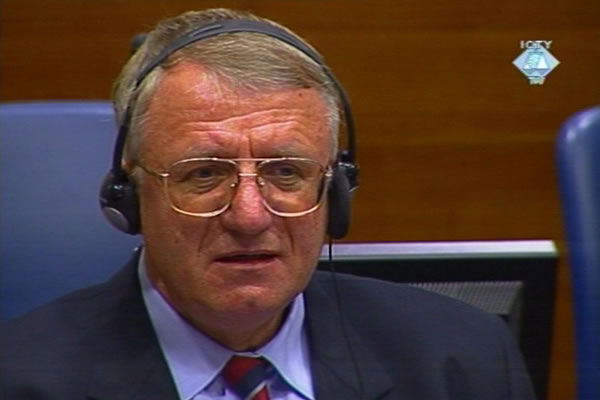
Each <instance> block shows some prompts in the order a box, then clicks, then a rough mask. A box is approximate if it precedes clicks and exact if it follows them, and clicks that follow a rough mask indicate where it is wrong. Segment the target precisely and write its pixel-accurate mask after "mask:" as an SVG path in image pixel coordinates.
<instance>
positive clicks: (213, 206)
mask: <svg viewBox="0 0 600 400" xmlns="http://www.w3.org/2000/svg"><path fill="white" fill-rule="evenodd" d="M247 163H254V165H255V167H254V169H255V171H256V172H241V168H240V166H241V164H247ZM136 164H137V165H138V166H139V167H140V168H141V169H143V170H144V171H145V172H146V173H148V174H149V175H152V176H154V177H157V178H159V179H160V180H161V181H162V184H163V188H164V191H165V194H166V197H167V199H168V200H169V203H170V205H171V208H173V209H174V210H175V211H177V212H179V213H181V214H185V215H191V216H196V217H214V216H217V215H219V214H221V213H223V212H224V211H225V210H227V208H229V206H230V205H231V202H232V200H233V197H234V195H235V190H236V188H237V187H238V186H239V184H240V179H241V178H242V177H255V178H256V184H257V185H258V188H259V190H260V193H261V195H262V198H263V204H264V206H265V207H266V208H267V209H268V210H269V211H270V212H272V213H273V214H275V215H278V216H281V217H299V216H302V215H306V214H309V213H311V212H313V211H315V210H316V209H318V208H319V207H320V206H321V204H322V203H323V201H324V198H325V193H326V192H327V191H326V190H325V188H326V187H327V186H328V184H329V181H330V180H331V177H332V175H333V172H332V170H331V167H327V168H325V167H323V166H322V165H321V164H319V163H318V162H316V161H314V160H311V159H308V158H299V157H282V158H232V159H229V158H216V157H205V158H189V159H185V160H180V161H177V162H175V163H174V164H173V165H171V167H169V169H168V170H167V171H165V172H159V171H155V170H152V169H151V168H149V167H147V166H145V165H144V164H143V163H140V162H138V163H136Z"/></svg>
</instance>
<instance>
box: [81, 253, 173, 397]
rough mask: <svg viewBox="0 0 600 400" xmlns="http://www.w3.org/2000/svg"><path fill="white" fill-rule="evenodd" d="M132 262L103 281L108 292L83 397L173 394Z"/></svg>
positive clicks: (98, 323) (165, 365)
mask: <svg viewBox="0 0 600 400" xmlns="http://www.w3.org/2000/svg"><path fill="white" fill-rule="evenodd" d="M137 260H138V257H137V255H136V257H134V258H133V259H132V260H131V261H130V262H129V264H128V265H127V267H125V269H123V270H122V271H121V272H119V273H118V274H117V275H115V277H113V279H112V280H111V281H110V282H109V283H108V286H109V289H108V292H109V293H112V296H110V295H109V296H110V298H109V300H107V301H106V303H105V305H104V308H103V309H102V310H101V311H100V312H99V315H96V316H94V318H96V319H97V320H98V322H96V323H97V332H96V333H97V334H96V335H95V337H97V340H96V341H95V342H94V350H95V360H94V368H93V375H92V379H91V383H90V389H89V398H90V399H97V400H104V399H111V400H113V399H114V400H119V399H123V400H125V399H127V400H132V399H146V400H147V399H176V398H177V391H176V389H175V385H174V383H173V381H172V379H171V375H170V372H169V369H168V367H167V364H166V362H165V360H164V357H163V354H162V351H161V349H160V346H159V344H158V340H157V338H156V336H155V333H154V329H153V327H152V324H151V322H150V319H149V317H148V314H147V312H146V308H145V306H144V303H143V299H142V296H141V292H140V288H139V283H138V279H137Z"/></svg>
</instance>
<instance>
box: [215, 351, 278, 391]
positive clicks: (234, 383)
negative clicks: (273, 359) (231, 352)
mask: <svg viewBox="0 0 600 400" xmlns="http://www.w3.org/2000/svg"><path fill="white" fill-rule="evenodd" d="M269 369H270V367H269V364H268V363H267V361H266V360H265V359H264V358H262V357H243V356H233V357H231V359H230V360H229V362H228V363H227V365H225V368H223V372H222V374H223V377H224V378H225V382H227V385H228V386H229V388H230V389H231V390H232V391H233V392H234V393H235V394H237V395H238V396H239V397H240V398H241V399H244V400H269V393H268V392H267V385H266V378H267V376H268V375H269V371H268V370H269Z"/></svg>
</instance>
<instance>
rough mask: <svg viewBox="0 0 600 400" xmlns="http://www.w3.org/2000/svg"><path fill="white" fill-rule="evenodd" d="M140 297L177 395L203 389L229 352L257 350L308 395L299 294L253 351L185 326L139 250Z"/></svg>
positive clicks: (186, 395)
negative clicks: (234, 348) (235, 348)
mask: <svg viewBox="0 0 600 400" xmlns="http://www.w3.org/2000/svg"><path fill="white" fill-rule="evenodd" d="M138 276H139V280H140V285H141V289H142V296H143V298H144V303H145V304H146V309H147V310H148V314H149V316H150V320H151V321H152V324H153V326H154V330H155V332H156V334H157V336H158V341H159V343H160V346H161V348H162V351H163V353H164V355H165V358H166V360H167V363H168V365H169V368H170V370H171V374H172V376H173V379H174V381H175V385H176V386H177V390H178V392H179V396H180V398H181V399H191V398H192V397H194V396H195V395H196V394H198V393H200V392H201V391H203V390H205V389H207V388H208V387H209V386H210V385H211V383H213V382H215V378H216V377H217V376H218V375H219V373H220V371H221V370H222V369H223V367H224V366H225V364H226V363H227V361H228V360H229V358H230V357H231V356H232V355H234V354H241V355H254V356H256V355H260V356H263V357H264V358H266V359H267V360H268V361H269V362H270V363H271V364H272V365H273V366H274V367H275V369H276V370H277V372H278V373H279V376H280V377H281V378H282V379H283V380H284V381H285V382H286V383H287V384H288V385H290V386H291V387H292V388H293V389H294V390H296V391H298V392H300V394H302V395H303V396H305V397H306V398H308V399H312V398H313V390H312V380H311V376H310V359H309V353H308V341H307V338H306V332H305V329H304V312H305V310H304V296H303V294H302V293H299V294H298V295H297V296H296V297H295V298H294V299H293V301H292V303H291V304H290V309H289V312H288V315H287V316H286V318H285V321H284V322H283V324H282V326H281V328H280V329H279V331H278V332H277V334H276V335H275V336H274V337H273V338H272V339H271V340H270V341H269V342H268V343H266V344H265V345H264V346H263V347H261V348H260V349H258V350H257V351H255V352H252V353H236V352H234V351H232V350H230V349H228V348H226V347H224V346H222V345H221V344H219V343H217V342H215V341H214V340H212V339H211V338H209V337H208V336H206V335H204V334H203V333H202V332H200V331H199V330H197V329H196V328H194V327H193V326H192V325H190V324H189V323H188V322H187V321H186V320H185V319H183V318H182V317H181V316H180V315H179V314H178V313H177V312H176V311H175V310H174V309H173V308H172V307H171V306H170V305H169V303H167V301H166V300H165V299H164V298H163V297H162V295H161V294H160V293H159V292H158V290H157V289H156V288H155V287H154V285H153V284H152V282H151V281H150V278H149V277H148V274H147V271H146V263H145V257H144V249H143V248H142V254H141V256H140V261H139V265H138Z"/></svg>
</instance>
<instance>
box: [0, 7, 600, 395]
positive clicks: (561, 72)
mask: <svg viewBox="0 0 600 400" xmlns="http://www.w3.org/2000/svg"><path fill="white" fill-rule="evenodd" d="M216 6H222V7H233V8H241V9H247V10H251V11H254V12H256V13H258V14H260V15H263V16H266V17H269V18H272V19H274V20H276V21H279V22H281V23H283V24H284V25H287V26H289V27H291V28H292V29H293V30H295V31H296V32H297V33H299V34H301V35H302V36H304V37H305V38H306V39H308V40H309V41H310V42H311V43H313V44H314V45H315V46H316V47H317V48H318V49H319V50H320V51H321V52H322V53H323V54H324V55H325V57H326V60H327V62H328V63H329V65H330V66H331V67H332V69H333V70H334V71H335V72H336V74H337V76H338V77H339V78H340V80H341V81H342V82H343V83H344V85H345V87H346V89H347V90H348V92H349V94H350V96H351V98H352V101H353V107H354V112H355V117H356V120H357V125H358V143H359V146H358V150H359V156H358V157H359V162H360V164H361V167H362V175H361V187H360V190H359V191H358V192H357V193H356V197H355V202H354V206H355V207H354V217H353V218H354V219H353V228H352V233H351V234H350V236H349V238H348V240H350V241H415V240H416V241H423V240H478V239H536V238H549V239H553V240H555V241H556V242H557V244H558V246H559V248H560V249H561V258H562V260H561V264H560V271H559V280H558V282H559V287H558V295H557V299H556V317H555V331H554V339H553V357H552V359H553V362H552V372H551V374H552V375H551V383H550V399H553V400H564V399H571V398H573V396H574V394H573V393H574V361H573V329H572V313H571V293H570V282H569V277H568V264H567V262H566V260H565V257H566V249H565V246H564V238H563V232H562V226H561V214H560V209H559V202H558V195H557V184H556V176H555V170H554V162H553V146H554V138H555V135H556V131H557V129H558V127H559V126H560V124H561V122H562V121H563V120H564V119H565V118H567V117H568V116H569V115H570V114H572V113H573V112H575V111H577V110H579V109H582V108H585V107H589V106H592V105H595V104H598V103H600V2H599V1H597V0H572V1H571V0H544V1H542V0H528V1H525V0H519V1H511V2H501V1H471V2H450V1H443V0H430V1H427V2H424V1H415V0H411V1H402V2H400V1H394V0H372V1H368V2H367V1H350V0H345V1H343V0H330V1H325V0H322V1H314V0H304V1H300V0H280V1H275V0H268V1H267V0H264V1H219V2H216V1H199V0H195V1H191V0H190V1H168V2H167V1H152V0H129V1H125V0H122V1H119V0H103V1H100V0H95V1H94V0H61V1H43V0H4V1H2V3H1V6H0V7H1V10H0V85H1V86H0V100H2V101H13V100H31V99H104V98H108V93H109V91H110V85H111V82H112V79H113V78H114V77H115V76H116V74H117V72H118V71H119V69H120V67H121V65H122V63H123V62H124V60H125V58H126V56H127V54H128V49H129V40H130V39H131V37H132V36H133V35H134V34H135V33H137V32H140V31H145V30H148V29H149V28H151V27H152V26H153V25H154V23H155V22H156V21H157V20H159V19H160V18H163V17H165V16H170V15H174V14H177V13H179V12H182V11H184V10H189V9H201V8H207V7H216ZM536 39H543V40H552V41H553V42H552V47H551V49H550V50H551V52H552V53H553V54H554V56H555V57H556V58H558V60H559V61H560V62H561V63H560V65H559V66H558V67H557V69H556V70H555V71H554V72H552V73H551V74H550V75H549V77H548V79H547V81H546V83H545V84H544V85H543V86H531V85H529V84H528V82H527V80H526V78H525V77H524V76H523V75H522V74H521V72H519V71H518V70H517V69H516V68H515V67H514V66H513V65H512V61H513V60H514V59H515V58H516V57H517V56H518V55H519V54H520V52H521V51H522V50H521V49H520V47H519V44H520V41H521V40H536Z"/></svg>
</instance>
